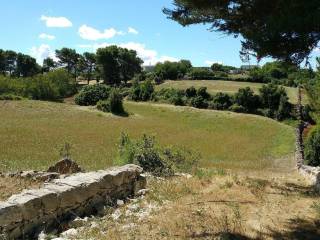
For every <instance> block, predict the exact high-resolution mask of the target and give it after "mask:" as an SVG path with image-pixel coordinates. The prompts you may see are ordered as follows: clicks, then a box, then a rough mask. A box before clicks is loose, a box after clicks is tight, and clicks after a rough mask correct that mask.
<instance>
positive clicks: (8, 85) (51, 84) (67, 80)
mask: <svg viewBox="0 0 320 240" xmlns="http://www.w3.org/2000/svg"><path fill="white" fill-rule="evenodd" d="M75 92H76V84H75V81H74V79H73V78H72V77H71V76H70V75H69V74H68V73H67V72H65V71H64V70H56V71H52V72H50V73H48V74H46V75H41V74H40V75H36V76H33V77H30V78H12V77H6V76H0V95H2V96H4V95H6V96H13V95H15V96H19V97H24V98H29V99H33V100H50V101H57V100H61V99H63V98H64V97H68V96H71V95H73V94H74V93H75Z"/></svg>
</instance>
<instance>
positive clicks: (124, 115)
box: [112, 112, 130, 117]
mask: <svg viewBox="0 0 320 240" xmlns="http://www.w3.org/2000/svg"><path fill="white" fill-rule="evenodd" d="M112 114H113V115H115V116H118V117H129V116H130V114H129V113H127V112H121V113H117V112H113V113H112Z"/></svg>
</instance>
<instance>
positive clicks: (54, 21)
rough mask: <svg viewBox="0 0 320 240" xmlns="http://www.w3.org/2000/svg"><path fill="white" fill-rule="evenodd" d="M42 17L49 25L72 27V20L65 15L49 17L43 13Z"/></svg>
mask: <svg viewBox="0 0 320 240" xmlns="http://www.w3.org/2000/svg"><path fill="white" fill-rule="evenodd" d="M40 19H41V21H44V22H45V23H46V26H47V27H60V28H65V27H72V22H71V21H70V20H69V19H68V18H65V17H48V16H44V15H42V16H41V18H40Z"/></svg>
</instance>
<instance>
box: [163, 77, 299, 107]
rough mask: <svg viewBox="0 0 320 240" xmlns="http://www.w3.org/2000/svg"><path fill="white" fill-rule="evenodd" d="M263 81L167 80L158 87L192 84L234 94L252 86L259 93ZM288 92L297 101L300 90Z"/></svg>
mask: <svg viewBox="0 0 320 240" xmlns="http://www.w3.org/2000/svg"><path fill="white" fill-rule="evenodd" d="M262 85H263V84H262V83H250V82H236V81H218V80H202V81H201V80H199V81H190V80H184V81H166V82H165V83H163V84H161V85H159V86H157V89H158V90H159V89H162V88H170V87H171V88H177V89H187V88H189V87H191V86H194V87H195V88H200V87H207V88H208V92H209V93H211V94H215V93H217V92H226V93H230V94H233V93H235V92H237V91H238V90H239V88H244V87H250V88H251V89H252V90H253V91H254V92H255V93H259V89H260V88H261V87H262ZM285 88H286V90H287V93H288V97H289V99H290V102H291V103H297V101H298V90H297V89H296V88H291V87H285Z"/></svg>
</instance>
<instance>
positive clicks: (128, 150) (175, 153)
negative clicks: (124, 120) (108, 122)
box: [117, 133, 200, 176]
mask: <svg viewBox="0 0 320 240" xmlns="http://www.w3.org/2000/svg"><path fill="white" fill-rule="evenodd" d="M199 159H200V155H199V154H197V153H194V152H192V151H190V150H187V149H185V148H173V147H166V148H162V147H160V146H159V145H158V144H157V143H156V141H155V138H154V137H151V136H147V135H143V137H142V139H139V140H131V139H130V138H129V136H128V135H127V134H124V133H122V134H121V138H120V143H119V157H118V162H117V163H118V164H128V163H131V164H138V165H139V166H141V167H142V168H143V169H144V171H146V172H151V173H152V174H154V175H158V176H171V175H173V174H174V173H175V172H184V173H194V172H196V170H197V168H198V165H199V164H198V163H199Z"/></svg>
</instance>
